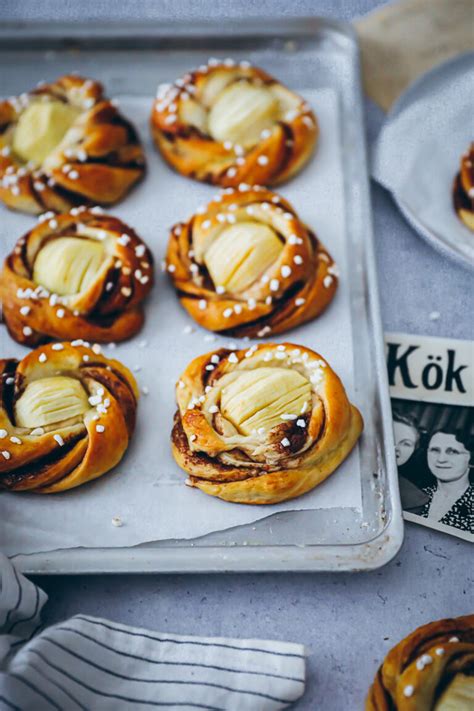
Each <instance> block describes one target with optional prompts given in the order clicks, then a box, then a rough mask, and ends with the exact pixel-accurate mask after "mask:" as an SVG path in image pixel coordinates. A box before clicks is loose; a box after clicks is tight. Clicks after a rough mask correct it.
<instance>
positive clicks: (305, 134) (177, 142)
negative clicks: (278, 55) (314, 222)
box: [151, 59, 319, 187]
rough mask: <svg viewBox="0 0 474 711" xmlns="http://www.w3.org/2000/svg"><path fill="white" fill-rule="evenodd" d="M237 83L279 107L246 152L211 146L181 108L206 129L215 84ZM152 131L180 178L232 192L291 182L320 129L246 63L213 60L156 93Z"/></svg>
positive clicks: (299, 101)
mask: <svg viewBox="0 0 474 711" xmlns="http://www.w3.org/2000/svg"><path fill="white" fill-rule="evenodd" d="M236 82H248V83H249V84H251V85H252V86H257V87H259V86H260V87H262V86H263V87H266V88H268V89H270V90H271V91H272V92H274V94H275V97H277V99H278V102H279V103H280V107H281V112H280V115H279V117H278V120H277V121H275V122H274V124H273V125H272V127H271V129H270V130H269V129H266V130H264V131H263V132H262V134H261V135H260V138H259V139H258V141H257V142H256V143H255V144H253V145H251V146H248V147H244V148H242V146H241V145H239V144H231V142H230V141H219V140H214V138H213V137H212V136H211V135H210V134H209V132H208V128H206V126H205V125H201V126H200V127H199V126H197V125H192V124H190V123H189V122H188V121H187V120H186V113H185V106H184V104H185V102H189V101H191V102H195V105H196V107H197V109H196V111H198V112H199V114H200V115H201V114H202V115H203V116H204V119H203V122H204V124H205V123H206V118H205V117H206V116H208V115H209V111H210V109H212V106H213V104H214V102H215V99H216V98H217V97H218V96H219V91H218V90H217V89H216V88H215V87H216V86H217V85H218V84H219V86H222V87H225V88H227V87H229V86H230V85H231V84H233V83H236ZM197 123H199V122H197ZM151 131H152V135H153V139H154V141H155V145H156V146H157V148H158V149H159V150H160V151H161V153H162V155H163V156H164V158H165V159H166V160H167V161H168V163H170V164H171V165H172V166H173V167H174V168H175V169H176V170H177V171H178V172H179V173H181V174H182V175H185V176H187V177H189V178H194V179H196V180H201V181H204V182H207V183H212V184H214V185H221V186H222V187H236V186H238V185H239V184H240V183H241V182H246V183H250V184H254V185H255V184H261V185H276V184H277V183H281V182H283V181H285V180H287V179H288V178H290V177H291V176H292V175H294V174H295V173H297V172H298V171H299V170H300V169H301V168H302V167H303V165H304V164H305V163H306V162H307V161H308V160H309V158H310V156H311V154H312V152H313V150H314V147H315V145H316V141H317V139H318V133H319V128H318V123H317V120H316V117H315V115H314V113H313V111H312V110H311V108H310V106H309V105H308V104H307V103H306V102H305V100H304V99H303V98H302V97H301V96H299V95H298V94H295V93H294V92H292V91H290V90H289V89H288V88H287V87H285V86H283V85H282V84H280V83H279V82H278V81H277V80H276V79H274V78H273V77H272V76H270V75H269V74H267V73H266V72H264V71H263V70H262V69H259V68H257V67H252V66H251V65H250V64H249V63H248V62H240V63H235V62H233V61H232V60H225V61H224V62H222V63H221V62H219V61H218V60H212V59H211V60H209V62H208V64H206V65H202V66H201V67H199V68H198V69H196V70H194V71H191V72H189V73H188V74H186V75H184V77H182V78H181V79H178V80H177V81H176V82H175V83H174V84H173V85H163V86H162V87H160V88H159V91H158V95H157V99H156V101H155V103H154V105H153V110H152V115H151Z"/></svg>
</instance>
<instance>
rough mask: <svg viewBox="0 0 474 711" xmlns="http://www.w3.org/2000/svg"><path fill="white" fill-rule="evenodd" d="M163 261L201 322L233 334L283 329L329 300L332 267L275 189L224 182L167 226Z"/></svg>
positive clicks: (332, 288)
mask: <svg viewBox="0 0 474 711" xmlns="http://www.w3.org/2000/svg"><path fill="white" fill-rule="evenodd" d="M163 266H164V268H165V269H166V270H167V271H168V273H169V275H170V277H171V279H172V281H173V284H174V286H175V288H176V290H177V292H178V296H179V299H180V301H181V304H182V305H183V306H184V308H185V309H186V311H187V312H188V313H189V314H190V316H192V318H193V319H194V320H195V321H197V323H199V324H200V325H201V326H203V327H204V328H208V329H209V330H211V331H219V332H221V333H225V334H232V335H237V336H250V337H255V336H258V337H262V336H266V335H268V334H272V335H274V334H276V333H282V332H283V331H287V330H288V329H290V328H293V327H295V326H298V325H299V324H301V323H305V322H306V321H309V320H310V319H313V318H315V317H316V316H318V315H319V314H320V313H321V312H322V311H323V310H324V309H325V308H326V307H327V306H328V304H329V303H330V302H331V300H332V298H333V296H334V294H335V291H336V288H337V283H338V269H337V266H336V265H335V264H334V262H333V260H332V258H331V257H330V256H329V254H328V252H327V251H326V249H325V248H324V246H323V245H322V244H321V242H320V241H319V239H318V238H317V237H316V235H315V234H314V233H313V232H312V231H311V230H310V229H309V228H308V227H306V225H305V224H304V223H303V222H302V221H301V220H300V219H299V217H298V215H297V214H296V212H295V210H294V208H293V207H292V206H291V205H290V203H289V202H288V201H287V200H285V199H284V198H282V197H281V196H280V195H276V194H275V193H272V192H270V191H269V190H267V189H266V188H262V187H260V186H258V185H257V186H254V187H249V186H247V185H243V184H241V185H240V186H239V188H238V189H237V190H234V189H233V188H226V189H225V190H223V191H222V192H221V193H220V194H219V195H217V196H216V197H215V198H214V200H213V201H211V202H210V203H209V205H208V206H207V207H205V208H201V209H199V210H198V211H197V213H196V214H195V215H193V216H192V217H191V218H190V219H189V220H188V221H187V222H185V223H179V224H177V225H175V226H174V227H173V228H172V230H171V235H170V240H169V245H168V253H167V259H166V262H165V264H164V265H163Z"/></svg>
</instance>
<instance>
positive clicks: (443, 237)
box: [372, 53, 474, 264]
mask: <svg viewBox="0 0 474 711" xmlns="http://www.w3.org/2000/svg"><path fill="white" fill-rule="evenodd" d="M473 97H474V53H470V54H467V55H463V56H461V57H457V58H456V59H454V60H451V61H449V62H447V63H446V64H443V65H442V66H440V67H437V68H436V69H434V70H433V71H431V72H429V73H428V74H426V75H425V76H424V77H422V78H421V79H419V80H418V81H417V82H416V83H415V84H414V85H413V86H412V87H411V88H410V89H409V90H408V91H407V92H406V93H405V94H404V95H403V96H402V97H401V99H400V100H399V101H398V102H397V104H396V105H395V107H394V109H393V110H392V111H391V112H390V114H389V115H388V117H387V120H386V122H385V124H384V126H383V128H382V130H381V132H380V135H379V137H378V140H377V144H376V146H375V149H374V154H373V160H372V175H373V177H374V178H375V179H376V180H377V181H378V182H379V183H381V184H382V185H384V186H385V187H386V188H388V189H389V190H390V191H391V192H392V193H393V194H394V196H395V197H396V199H397V200H398V202H399V203H400V204H401V206H402V207H404V208H408V211H409V213H411V214H412V216H413V217H414V218H415V220H416V223H417V224H414V225H413V226H414V227H415V228H419V231H420V233H421V234H422V236H423V237H425V238H427V239H431V241H432V242H433V244H434V245H435V246H438V248H443V246H444V247H445V248H447V249H448V250H451V251H452V252H453V253H454V254H455V255H456V256H458V257H461V258H463V259H465V260H467V261H468V262H470V263H471V264H474V236H473V234H472V232H471V231H470V230H469V229H468V228H467V227H465V225H463V223H462V222H461V221H460V220H459V219H458V217H457V215H456V212H455V210H454V208H453V200H452V185H453V180H454V176H455V175H456V173H458V171H459V165H460V160H461V155H462V154H463V153H465V152H466V150H467V149H468V148H469V144H470V142H471V141H472V140H474V98H473Z"/></svg>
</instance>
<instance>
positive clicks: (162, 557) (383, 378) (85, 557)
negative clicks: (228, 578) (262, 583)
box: [0, 16, 404, 575]
mask: <svg viewBox="0 0 474 711" xmlns="http://www.w3.org/2000/svg"><path fill="white" fill-rule="evenodd" d="M262 19H264V20H265V21H264V22H261V20H262ZM131 30H132V31H133V39H132V46H133V44H135V45H136V43H137V41H142V40H143V39H144V38H146V39H147V40H148V41H149V42H150V43H151V44H149V45H147V46H145V47H143V46H142V47H140V49H148V48H149V47H151V46H156V42H157V40H160V39H165V38H167V37H169V36H170V35H173V36H174V38H176V37H179V38H181V37H184V38H186V37H193V38H196V39H199V38H204V37H210V36H215V35H216V33H218V34H219V36H220V37H228V38H231V37H242V36H247V37H251V36H256V35H257V36H259V37H265V36H269V35H270V36H272V35H274V34H275V32H279V33H281V34H283V35H285V36H288V35H291V34H293V35H295V36H296V37H298V36H300V37H306V38H311V37H314V36H315V35H316V34H317V32H318V31H321V30H325V31H328V30H329V31H330V32H333V33H334V34H335V35H338V36H339V37H341V38H342V39H343V40H344V41H346V42H348V43H349V44H350V45H351V51H352V52H353V55H354V58H353V61H354V67H355V76H356V85H355V86H354V87H353V92H354V96H355V97H356V99H357V110H358V113H359V117H358V123H359V124H360V134H361V135H360V139H361V144H362V152H361V158H362V163H361V168H362V171H363V174H364V175H365V178H366V180H365V189H364V190H363V191H362V195H361V196H360V200H361V201H362V203H363V205H362V208H363V210H364V212H365V213H366V214H365V217H366V220H367V225H368V230H367V231H366V238H365V242H364V259H365V264H364V266H365V270H366V277H367V284H368V296H369V298H368V316H369V317H370V321H371V324H370V325H371V328H372V331H373V338H372V339H371V340H372V341H373V344H372V345H373V347H374V365H375V366H376V369H377V378H378V387H377V396H378V398H379V403H380V409H381V411H382V413H384V412H390V411H391V410H390V399H389V390H388V382H387V375H386V368H385V358H384V338H383V330H382V321H381V315H380V301H379V294H378V283H377V274H376V267H375V256H374V239H373V226H372V211H371V204H370V188H369V173H368V164H367V147H366V139H365V133H364V130H363V104H362V88H361V70H360V52H359V45H358V40H357V36H356V33H355V30H354V29H353V27H352V26H351V25H350V24H349V23H347V22H345V21H342V20H333V19H329V18H324V17H318V16H308V17H298V18H277V19H272V18H268V21H267V18H259V27H258V30H255V18H242V19H238V20H232V23H230V22H224V23H222V22H217V21H215V20H212V19H203V20H202V21H197V22H193V24H192V25H191V26H188V25H186V24H185V23H183V22H182V21H169V22H168V21H167V22H158V21H157V20H152V21H150V22H146V23H145V22H143V21H135V22H131V21H121V22H116V23H114V22H107V23H105V22H100V21H99V22H94V23H92V22H90V23H89V22H83V23H77V22H75V23H72V22H67V21H58V22H48V23H46V22H44V21H32V22H11V21H10V22H4V23H3V24H2V27H0V40H1V41H2V49H1V50H0V56H1V52H2V51H11V50H15V51H22V49H23V50H24V51H36V50H38V49H39V48H40V47H39V46H38V43H39V44H40V45H45V47H49V48H50V49H54V48H55V47H56V46H57V47H58V48H59V49H62V50H65V49H67V46H68V45H67V43H68V42H70V41H71V40H76V41H78V42H80V41H81V40H84V42H85V43H86V44H87V45H88V46H89V47H90V46H91V37H92V38H93V40H92V44H93V43H94V41H101V42H106V45H105V46H104V49H112V45H113V43H114V42H117V41H118V40H120V41H121V42H122V41H123V38H124V37H126V36H127V37H130V31H131ZM137 31H140V32H141V35H140V34H138V35H137ZM65 35H66V36H65ZM28 40H30V41H31V40H32V41H33V45H32V46H28V47H24V48H22V47H19V46H18V45H17V44H16V43H17V42H20V41H23V42H24V41H28ZM75 46H77V45H75ZM115 49H117V48H116V47H115ZM121 49H123V51H127V50H130V49H131V46H130V45H127V44H124V45H123V47H121ZM367 233H368V234H367ZM380 444H381V445H383V448H384V450H385V451H386V452H387V451H388V452H390V451H391V452H393V451H394V450H393V436H392V432H391V428H384V430H383V432H382V433H381V440H380ZM389 465H390V461H388V462H387V481H386V482H385V485H386V487H387V491H388V495H389V497H390V504H391V511H390V512H389V515H388V516H387V518H386V522H385V526H384V527H383V528H382V530H381V531H379V532H377V533H376V534H375V535H374V536H373V537H372V538H371V539H369V540H366V541H364V542H361V543H339V544H325V543H320V544H317V543H316V544H310V545H305V546H302V545H298V544H291V545H288V544H282V545H276V546H269V545H258V546H254V545H247V546H243V545H235V546H227V547H224V546H222V545H220V546H219V545H209V546H199V547H198V546H195V547H192V546H191V545H189V546H183V547H172V546H167V545H166V541H164V542H159V545H158V546H155V547H153V542H151V543H148V544H142V545H141V546H135V547H121V548H89V549H87V548H72V549H59V550H55V551H48V552H42V553H32V554H19V555H16V556H13V557H12V560H14V561H15V564H16V566H17V567H18V569H19V570H20V571H22V572H23V573H25V574H28V575H58V574H61V575H64V574H68V575H75V574H81V575H82V574H105V573H107V574H111V573H115V574H125V573H128V574H131V573H134V574H136V573H143V574H144V573H211V572H212V573H231V572H234V573H235V572H253V573H255V572H259V573H262V572H336V571H344V572H359V571H364V570H374V569H377V568H379V567H381V566H383V565H386V564H387V563H388V562H389V561H390V560H392V558H393V557H394V556H395V555H396V554H397V553H398V551H399V550H400V547H401V545H402V543H403V536H404V523H403V517H402V510H401V504H400V496H399V490H398V481H397V474H396V468H395V467H394V466H389ZM191 547H192V556H191V557H189V551H190V550H191ZM124 554H125V556H126V558H124ZM186 556H187V557H186ZM94 557H97V558H98V562H94V560H93V558H94ZM91 558H92V559H91Z"/></svg>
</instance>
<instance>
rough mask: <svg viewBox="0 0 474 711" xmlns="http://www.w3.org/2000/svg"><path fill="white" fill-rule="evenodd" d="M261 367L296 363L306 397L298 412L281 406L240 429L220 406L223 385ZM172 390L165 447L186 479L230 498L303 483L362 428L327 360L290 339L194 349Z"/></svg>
mask: <svg viewBox="0 0 474 711" xmlns="http://www.w3.org/2000/svg"><path fill="white" fill-rule="evenodd" d="M261 368H267V369H268V368H275V369H277V368H278V369H287V370H291V371H297V372H298V373H299V374H300V375H302V376H303V377H304V378H307V379H308V381H309V382H310V383H311V395H310V399H311V402H308V403H307V404H308V407H307V408H306V407H304V408H302V410H304V413H303V412H301V414H298V416H296V415H292V414H289V415H286V414H283V415H282V416H281V418H280V420H281V423H280V424H277V425H275V426H273V427H272V428H271V429H269V430H267V431H263V429H264V428H262V431H252V432H251V433H250V434H248V435H245V434H243V433H242V432H241V431H239V430H238V429H236V427H234V426H233V425H232V423H231V422H229V421H228V418H226V417H225V415H224V414H223V407H222V402H221V398H222V394H223V388H224V387H225V386H226V384H227V385H228V383H229V380H231V379H233V378H235V377H239V376H240V375H241V374H247V373H249V372H251V371H258V369H261ZM262 372H264V371H262V370H260V371H259V373H262ZM259 373H258V374H257V377H260V376H259ZM176 397H177V402H178V411H177V413H176V417H175V424H174V428H173V432H172V450H173V455H174V457H175V459H176V461H177V463H178V464H179V466H180V467H181V468H182V469H184V470H185V471H186V472H187V473H188V474H189V479H188V482H187V483H188V484H189V485H191V486H195V487H197V488H199V489H201V490H202V491H204V492H205V493H207V494H210V495H212V496H218V497H219V498H222V499H225V500H226V501H231V502H236V503H246V504H273V503H278V502H280V501H285V500H287V499H292V498H295V497H296V496H300V495H302V494H304V493H306V492H307V491H310V490H311V489H313V488H314V487H315V486H317V485H318V484H320V483H321V482H322V481H323V480H324V479H326V478H327V477H328V476H329V475H330V474H331V473H332V472H333V471H334V470H335V469H336V468H337V467H338V466H339V465H340V464H341V462H342V461H343V460H344V459H345V458H346V457H347V456H348V454H349V452H350V451H351V449H352V448H353V447H354V445H355V443H356V442H357V440H358V438H359V436H360V434H361V432H362V428H363V421H362V417H361V415H360V413H359V411H358V410H357V408H356V407H354V406H353V405H351V403H350V402H349V400H348V399H347V395H346V393H345V390H344V387H343V385H342V383H341V381H340V380H339V378H338V377H337V375H336V374H335V373H334V372H333V371H332V370H331V368H330V367H329V365H328V364H327V363H326V362H325V361H324V360H323V359H322V358H321V356H320V355H318V354H317V353H315V352H314V351H312V350H310V349H308V348H305V347H303V346H295V345H293V344H290V343H285V344H281V345H278V346H277V345H276V344H261V345H259V346H252V347H251V348H249V349H248V350H239V351H229V350H226V349H221V350H219V351H216V352H214V353H207V354H206V355H203V356H200V357H198V358H196V359H194V360H193V361H192V362H191V363H190V364H189V365H188V367H187V368H186V370H185V371H184V373H183V375H182V376H181V379H180V381H179V382H178V385H177V388H176ZM252 397H253V394H252V393H251V394H250V398H252Z"/></svg>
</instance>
